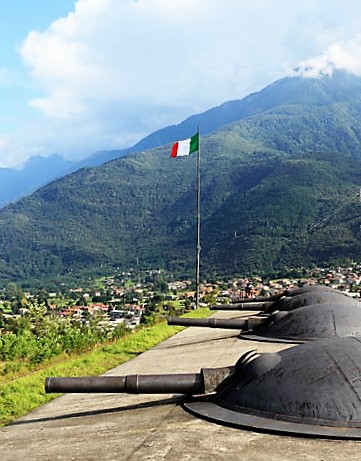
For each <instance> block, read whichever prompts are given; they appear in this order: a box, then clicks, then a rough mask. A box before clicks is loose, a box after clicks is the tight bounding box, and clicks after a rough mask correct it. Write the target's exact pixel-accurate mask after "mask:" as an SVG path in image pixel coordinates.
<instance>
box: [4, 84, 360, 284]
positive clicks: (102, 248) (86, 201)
mask: <svg viewBox="0 0 361 461" xmlns="http://www.w3.org/2000/svg"><path fill="white" fill-rule="evenodd" d="M296 89H297V91H296ZM272 94H273V97H272ZM287 94H288V95H289V97H287ZM317 94H319V95H320V97H319V99H318V98H317ZM279 95H282V97H280V96H279ZM332 95H334V96H333V97H332ZM347 95H348V96H347ZM360 95H361V79H357V78H356V79H354V77H353V76H348V75H336V77H335V79H331V78H328V79H327V80H324V81H319V80H307V81H305V80H302V79H299V78H295V79H294V80H292V79H291V80H290V79H284V80H281V81H278V82H275V84H274V85H270V86H269V87H267V91H265V92H264V93H263V96H264V97H266V101H263V102H262V101H261V99H260V98H261V96H262V95H261V94H257V95H250V98H251V99H252V98H253V102H252V104H253V106H252V107H253V109H252V110H253V112H255V111H256V110H257V111H258V110H259V108H260V107H261V108H262V107H263V109H264V110H263V111H261V112H258V113H252V115H249V116H247V117H244V118H243V119H240V120H237V121H235V122H232V123H230V124H226V125H223V126H222V127H221V128H219V129H218V130H214V131H212V132H210V133H209V134H207V135H204V136H202V137H201V155H202V160H201V184H202V188H201V211H202V222H201V242H202V252H201V261H202V265H201V271H202V273H203V274H204V276H216V275H217V274H229V275H231V274H236V273H237V274H246V273H248V274H250V273H256V272H257V273H268V274H270V273H276V272H277V273H278V272H282V271H283V272H284V271H285V270H288V269H291V268H292V267H299V268H301V267H306V266H307V267H312V265H314V264H321V263H322V264H328V263H330V261H333V262H335V261H340V260H346V261H350V260H351V259H353V258H355V257H359V255H361V244H360V243H359V242H360V241H361V239H360V237H361V231H360V229H361V218H360V216H361V213H360V212H361V204H360V202H359V200H358V198H357V193H358V190H359V186H360V184H361V168H360V166H361V135H360V134H361V115H360V114H361V111H360V113H359V107H360V100H361V98H360ZM308 100H309V101H311V102H308ZM277 101H279V104H277ZM255 102H256V103H257V104H255ZM248 103H249V102H247V104H248ZM247 104H246V105H247ZM192 123H193V122H192ZM190 129H191V125H189V130H190ZM202 131H203V130H202V127H201V133H202ZM191 133H192V132H191ZM191 133H188V136H189V134H191ZM195 172H196V156H191V157H185V158H180V159H171V158H169V146H162V147H156V148H152V149H149V150H147V151H144V152H135V153H128V154H127V155H126V156H123V157H120V158H118V159H115V160H112V161H109V162H107V163H104V164H102V165H100V166H97V167H89V168H84V169H82V170H79V171H77V172H74V173H72V174H70V175H68V176H66V177H64V178H61V179H57V180H56V181H54V182H52V183H51V184H48V185H47V186H44V187H42V188H41V189H39V190H38V191H36V192H35V193H33V194H32V195H31V196H28V197H26V198H24V199H21V200H19V201H18V202H16V203H14V204H11V205H8V206H7V207H5V208H3V209H2V210H0V244H1V246H2V248H3V249H4V251H3V253H2V255H1V256H0V282H3V283H6V281H9V280H11V281H14V280H15V281H18V282H19V281H21V283H33V284H34V283H35V284H36V283H38V284H44V283H50V282H51V283H58V282H59V281H60V280H63V279H64V278H67V277H68V278H69V277H70V278H77V277H80V276H84V277H85V276H86V277H93V276H98V275H99V274H104V273H108V274H109V272H111V271H112V270H116V268H118V267H119V268H127V267H131V266H134V265H135V264H136V263H137V261H139V263H140V265H141V267H143V268H147V267H148V268H150V267H153V268H154V267H164V268H167V269H168V270H171V271H174V273H178V274H179V273H183V274H189V273H192V271H193V270H194V267H193V266H194V257H195V243H194V242H195V224H196V223H195V208H196V194H195V191H196V175H195ZM335 210H337V213H336V212H335ZM316 224H317V225H316ZM56 281H58V282H56Z"/></svg>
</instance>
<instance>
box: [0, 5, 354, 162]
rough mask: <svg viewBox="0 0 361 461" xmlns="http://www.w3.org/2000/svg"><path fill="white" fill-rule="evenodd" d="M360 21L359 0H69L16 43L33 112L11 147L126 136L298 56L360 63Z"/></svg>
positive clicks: (73, 152) (49, 149) (277, 73)
mask: <svg viewBox="0 0 361 461" xmlns="http://www.w3.org/2000/svg"><path fill="white" fill-rule="evenodd" d="M360 26H361V11H360V7H359V0H349V2H348V4H347V8H346V6H345V4H344V2H342V1H341V0H328V1H327V2H326V1H325V0H303V1H302V2H290V1H289V0H274V1H272V2H270V1H269V0H253V2H249V1H248V0H227V2H220V1H219V0H78V1H77V2H76V3H75V10H74V11H73V12H71V13H70V14H69V15H68V16H66V17H64V18H60V19H59V20H57V21H55V22H53V23H52V24H51V25H49V27H48V28H47V29H46V30H44V31H42V32H38V31H32V32H30V33H29V34H28V36H27V37H26V39H25V41H24V43H23V45H22V47H21V56H22V59H23V61H24V63H25V65H26V68H27V69H28V72H29V75H30V76H31V78H32V79H33V82H34V83H35V84H36V92H35V91H33V93H32V95H31V96H30V97H29V104H30V105H31V107H32V108H34V109H36V110H38V113H39V120H38V121H37V122H36V121H34V122H33V124H32V126H31V128H30V127H24V128H22V129H21V130H20V131H19V132H17V133H16V135H15V136H16V140H17V145H16V149H15V148H14V151H13V152H17V153H16V156H17V158H18V159H20V158H21V154H20V151H21V143H22V144H23V154H22V156H23V157H26V155H29V153H33V154H42V155H45V154H51V153H53V152H57V153H60V154H64V155H66V156H68V157H80V156H84V155H86V154H91V153H92V152H94V151H96V150H98V149H110V148H121V147H125V146H128V145H130V144H132V143H134V142H136V141H137V140H139V139H140V138H141V137H142V136H145V135H147V134H148V133H150V132H152V131H154V130H156V129H158V128H161V127H163V126H165V125H167V124H171V123H178V122H179V121H181V120H182V119H183V118H185V117H186V116H189V115H191V114H193V113H195V112H200V111H203V110H206V109H208V108H210V107H212V106H214V105H217V104H221V103H222V102H224V101H226V100H229V99H237V98H242V97H244V96H245V95H247V94H248V93H250V92H252V91H257V90H259V89H261V88H262V87H263V86H265V85H266V84H268V83H271V82H272V81H273V80H275V79H277V78H280V77H282V76H284V75H285V73H286V71H287V69H293V68H294V67H296V65H297V64H299V67H300V68H301V69H303V70H302V73H303V74H304V75H313V74H315V75H318V74H319V73H320V72H321V71H322V72H328V71H329V69H331V68H333V67H336V68H347V69H348V70H351V71H353V72H356V73H359V71H360V70H359V67H360V65H359V62H361V59H360V57H361V56H360V54H361V53H360V50H361V39H360V35H358V31H359V30H361V27H360ZM312 57H313V58H312ZM310 58H312V59H310ZM311 67H312V69H313V70H312V72H311V71H310V68H311ZM306 69H308V70H307V71H306ZM20 139H21V140H22V141H21V142H20V141H19V140H20ZM0 149H1V146H0ZM14 155H15V154H14ZM9 158H10V157H9Z"/></svg>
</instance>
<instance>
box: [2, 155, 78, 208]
mask: <svg viewBox="0 0 361 461" xmlns="http://www.w3.org/2000/svg"><path fill="white" fill-rule="evenodd" d="M73 168H74V164H73V162H71V161H68V160H65V159H64V158H63V157H61V156H60V155H56V154H53V155H50V156H49V157H40V156H35V157H31V158H29V160H28V161H27V162H26V163H25V164H24V165H23V166H22V167H21V168H0V207H2V206H4V205H6V204H7V203H9V202H12V201H13V200H15V199H18V198H19V197H23V196H25V195H28V194H30V193H31V192H34V191H35V190H36V189H38V188H39V187H41V186H43V185H44V184H47V183H48V182H50V181H53V180H54V179H56V178H59V177H61V176H64V175H66V174H68V173H69V172H70V171H72V170H73Z"/></svg>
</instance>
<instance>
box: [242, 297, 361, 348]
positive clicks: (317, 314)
mask: <svg viewBox="0 0 361 461" xmlns="http://www.w3.org/2000/svg"><path fill="white" fill-rule="evenodd" d="M253 333H254V334H248V335H247V333H244V334H241V337H244V338H247V336H248V339H249V338H251V339H257V340H259V339H261V338H262V337H264V338H265V339H267V340H272V341H290V342H304V341H313V340H317V339H323V338H332V337H344V336H356V337H360V338H361V306H360V307H353V306H348V305H347V304H344V303H336V302H335V303H332V304H331V303H327V304H314V305H311V306H304V307H300V308H298V309H295V310H293V311H279V312H276V313H275V314H273V315H271V316H270V317H269V319H267V320H266V321H265V322H264V323H261V324H260V325H259V326H258V327H257V328H255V331H254V332H253Z"/></svg>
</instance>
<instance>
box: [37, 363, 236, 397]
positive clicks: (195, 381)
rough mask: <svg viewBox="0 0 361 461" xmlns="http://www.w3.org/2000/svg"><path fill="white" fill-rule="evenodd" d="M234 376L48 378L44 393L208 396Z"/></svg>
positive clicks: (208, 371)
mask: <svg viewBox="0 0 361 461" xmlns="http://www.w3.org/2000/svg"><path fill="white" fill-rule="evenodd" d="M233 372H234V367H233V366H230V367H222V368H202V369H201V371H200V372H199V373H184V374H177V375H174V374H162V375H159V374H157V375H127V376H80V377H69V378H63V377H48V378H46V379H45V392H46V393H48V394H51V393H69V392H70V393H126V394H169V393H172V394H188V395H199V394H207V393H210V392H214V391H215V390H217V387H218V386H219V384H220V383H222V382H223V381H224V380H225V379H226V378H228V377H229V376H231V375H232V374H233Z"/></svg>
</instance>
